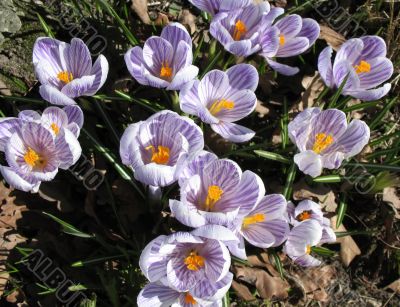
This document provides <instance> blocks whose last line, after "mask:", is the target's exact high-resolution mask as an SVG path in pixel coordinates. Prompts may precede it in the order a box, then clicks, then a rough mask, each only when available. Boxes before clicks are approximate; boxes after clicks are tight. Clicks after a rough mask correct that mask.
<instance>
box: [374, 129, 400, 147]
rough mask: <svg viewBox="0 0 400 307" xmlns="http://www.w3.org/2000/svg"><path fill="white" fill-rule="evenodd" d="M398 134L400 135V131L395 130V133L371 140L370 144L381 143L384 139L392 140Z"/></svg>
mask: <svg viewBox="0 0 400 307" xmlns="http://www.w3.org/2000/svg"><path fill="white" fill-rule="evenodd" d="M398 136H400V131H396V132H393V133H390V134H387V135H383V136H381V137H380V138H377V139H376V140H374V141H372V142H370V143H369V146H376V145H379V144H380V143H382V142H384V141H387V140H390V139H392V138H396V137H398Z"/></svg>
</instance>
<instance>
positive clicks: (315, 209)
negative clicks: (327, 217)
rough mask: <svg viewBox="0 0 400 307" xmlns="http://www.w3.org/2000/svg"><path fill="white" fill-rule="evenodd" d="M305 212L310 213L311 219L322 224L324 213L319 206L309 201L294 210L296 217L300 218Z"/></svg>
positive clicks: (302, 202) (303, 202)
mask: <svg viewBox="0 0 400 307" xmlns="http://www.w3.org/2000/svg"><path fill="white" fill-rule="evenodd" d="M304 211H310V212H311V214H310V218H311V219H314V220H316V221H318V222H319V223H320V224H322V219H323V213H322V210H321V206H320V205H319V204H317V203H315V202H313V201H311V200H308V199H306V200H303V201H301V202H300V203H299V204H298V205H297V207H296V208H295V210H294V217H295V218H298V217H299V215H300V214H301V213H303V212H304Z"/></svg>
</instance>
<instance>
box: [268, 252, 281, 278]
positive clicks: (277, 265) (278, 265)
mask: <svg viewBox="0 0 400 307" xmlns="http://www.w3.org/2000/svg"><path fill="white" fill-rule="evenodd" d="M270 253H271V255H272V257H273V258H274V264H275V268H276V269H277V271H278V272H279V275H280V276H281V279H283V280H284V279H285V272H284V271H283V265H282V261H281V258H279V256H278V254H277V253H276V251H275V250H273V249H272V250H271V251H270Z"/></svg>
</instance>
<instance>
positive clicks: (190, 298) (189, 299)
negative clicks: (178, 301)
mask: <svg viewBox="0 0 400 307" xmlns="http://www.w3.org/2000/svg"><path fill="white" fill-rule="evenodd" d="M185 303H186V304H190V305H195V304H196V303H197V302H196V300H195V299H194V298H193V296H191V295H190V293H189V292H188V293H186V295H185Z"/></svg>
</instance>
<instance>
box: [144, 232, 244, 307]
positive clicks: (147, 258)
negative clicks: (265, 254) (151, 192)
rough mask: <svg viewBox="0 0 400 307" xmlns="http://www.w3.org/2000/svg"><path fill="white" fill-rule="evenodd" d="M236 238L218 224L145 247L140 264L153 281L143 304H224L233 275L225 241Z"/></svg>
mask: <svg viewBox="0 0 400 307" xmlns="http://www.w3.org/2000/svg"><path fill="white" fill-rule="evenodd" d="M235 239H236V238H235V236H234V235H233V233H231V232H230V231H229V230H228V229H226V228H224V227H221V226H218V225H207V226H204V227H199V228H197V229H195V230H193V231H192V232H176V233H173V234H171V235H169V236H164V235H161V236H159V237H157V238H155V239H154V240H153V241H151V242H150V243H149V244H148V245H147V246H146V247H145V249H144V250H143V252H142V254H141V256H140V260H139V265H140V268H141V270H142V272H143V273H144V275H145V276H146V277H147V279H148V280H149V282H150V283H149V284H148V285H147V286H146V287H145V288H144V289H143V290H142V291H141V292H140V294H139V296H138V299H137V301H138V305H139V306H149V307H150V306H154V305H156V306H170V305H173V306H220V304H221V299H222V298H223V296H224V295H225V293H226V292H227V291H228V289H229V287H230V285H231V283H232V278H233V275H232V274H231V273H230V272H229V267H230V264H231V258H230V255H229V251H228V249H227V247H226V246H225V245H224V243H223V242H222V241H234V240H235Z"/></svg>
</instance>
